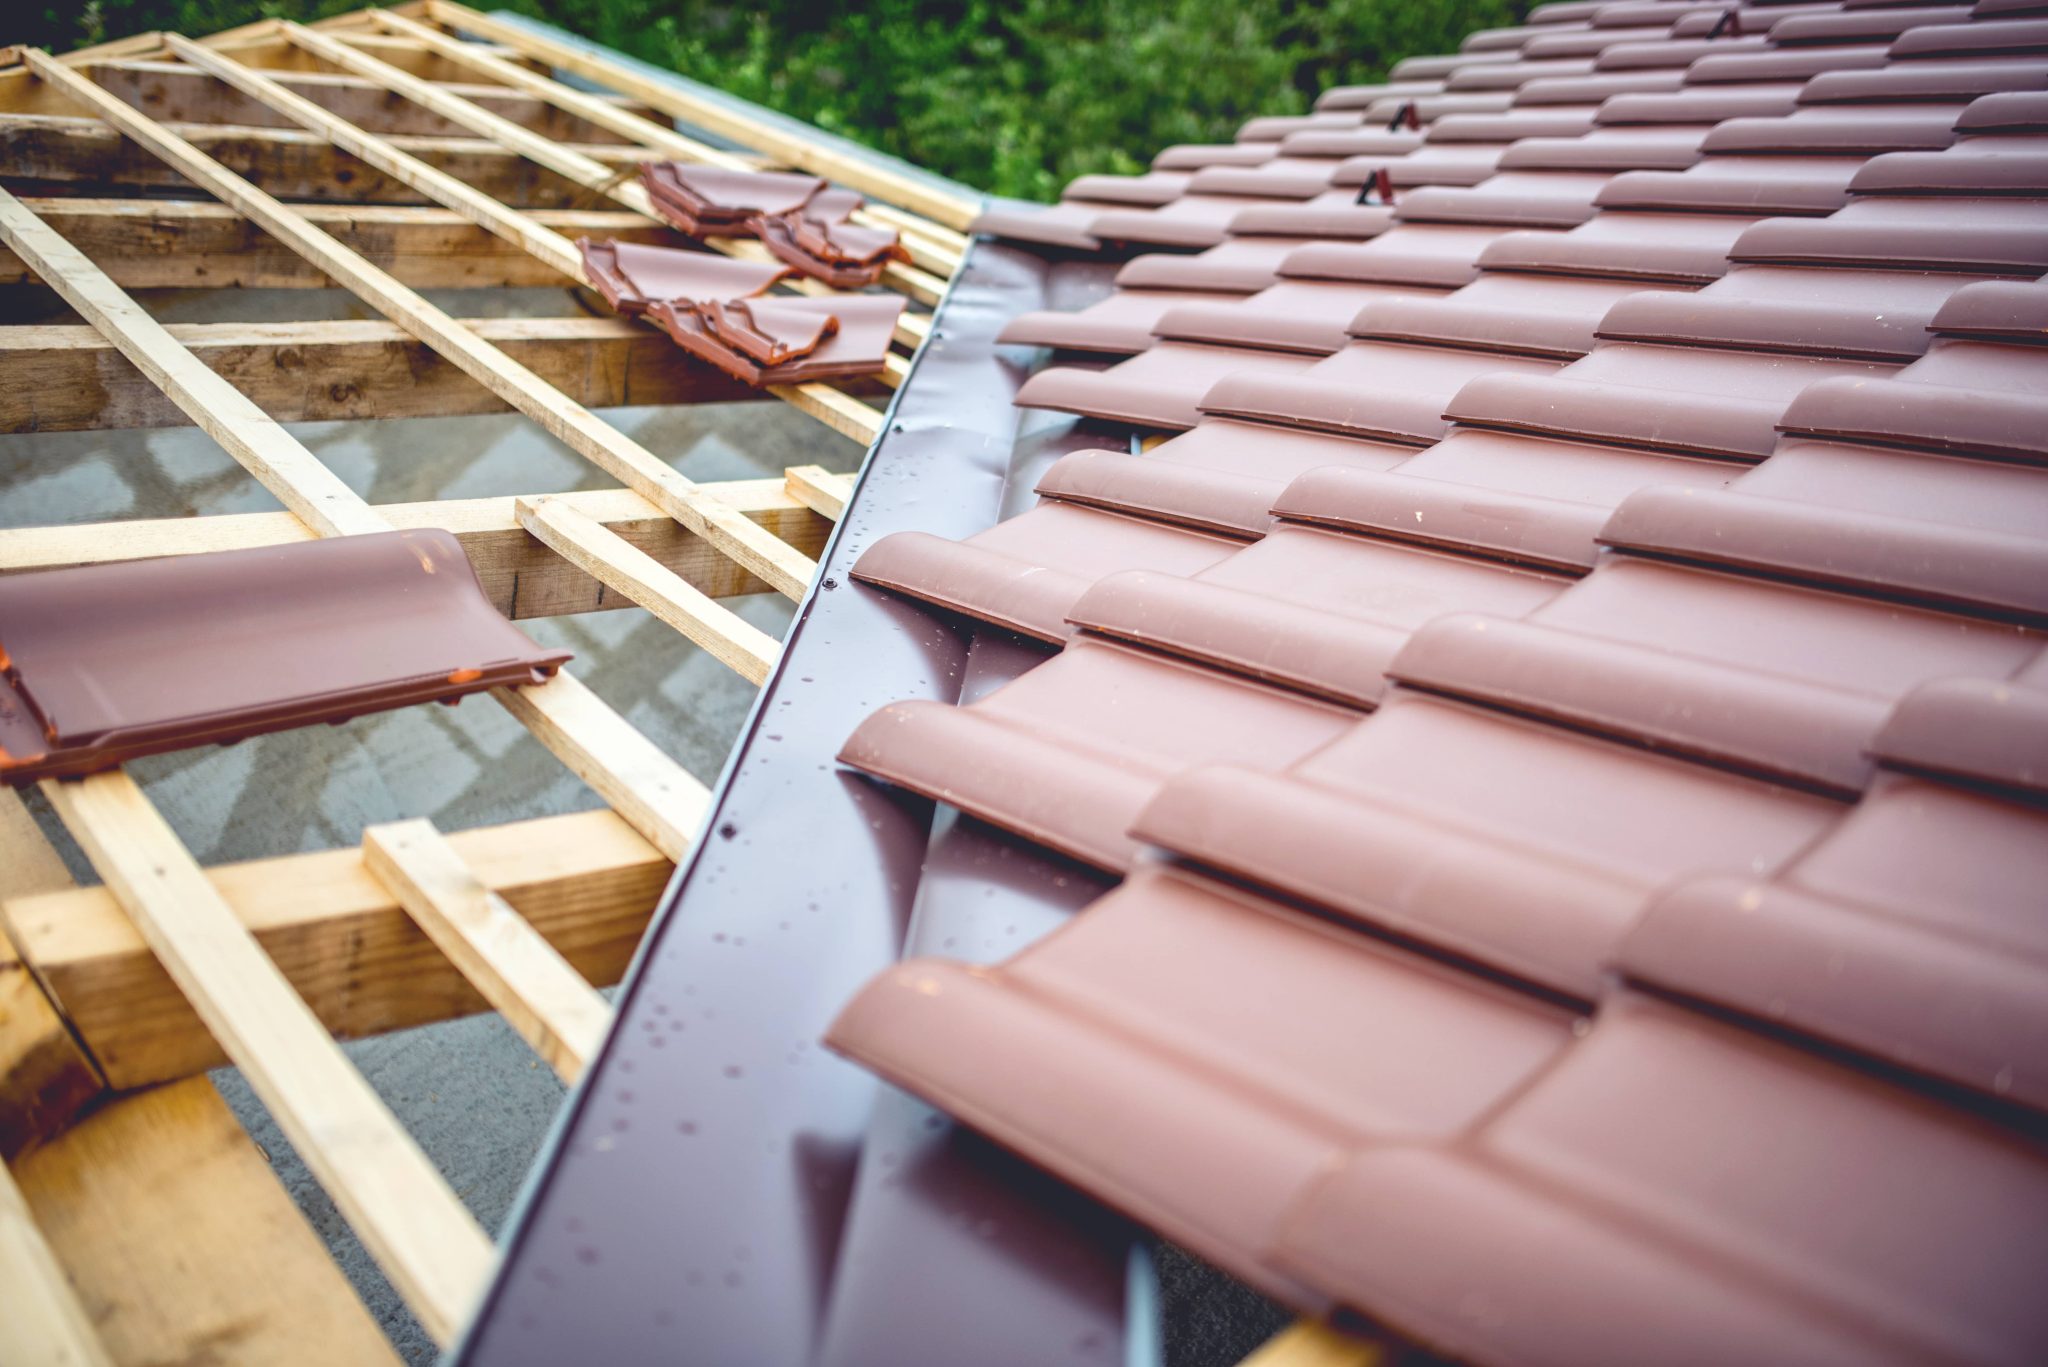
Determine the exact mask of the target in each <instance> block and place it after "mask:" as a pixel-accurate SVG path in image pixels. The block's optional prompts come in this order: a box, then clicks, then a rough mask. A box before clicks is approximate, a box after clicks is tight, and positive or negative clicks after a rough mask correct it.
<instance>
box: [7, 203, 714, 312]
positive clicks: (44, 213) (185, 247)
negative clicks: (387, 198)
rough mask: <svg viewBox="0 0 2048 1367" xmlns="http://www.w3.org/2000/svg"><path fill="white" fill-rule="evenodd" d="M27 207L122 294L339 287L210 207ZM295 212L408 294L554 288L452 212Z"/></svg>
mask: <svg viewBox="0 0 2048 1367" xmlns="http://www.w3.org/2000/svg"><path fill="white" fill-rule="evenodd" d="M22 202H23V203H24V204H26V205H28V207H29V209H30V210H31V211H32V212H34V213H35V215H36V216H37V217H38V218H40V219H42V220H43V221H44V222H45V223H47V224H49V225H50V226H51V227H52V228H54V229H56V230H57V231H58V232H59V233H61V234H63V235H64V237H65V238H66V239H67V240H69V241H70V242H71V244H72V245H73V246H75V247H77V248H78V249H79V250H80V251H82V252H84V253H85V254H86V255H87V256H89V257H91V258H92V260H93V262H94V264H96V265H98V266H99V268H100V269H101V270H103V271H105V272H106V273H107V274H108V276H109V277H111V278H112V279H113V281H114V283H115V284H117V285H120V286H121V287H122V288H123V289H130V290H139V289H227V288H241V289H328V288H332V286H333V284H334V282H333V281H332V280H329V279H328V278H327V277H326V276H324V275H322V274H321V273H320V272H319V271H317V270H315V269H314V268H313V267H312V266H311V265H310V264H308V263H307V262H306V260H305V259H304V258H303V257H300V256H298V255H297V254H296V253H293V252H291V251H288V250H286V249H285V248H283V247H281V246H279V245H278V244H277V242H276V241H275V240H274V239H272V238H271V237H270V235H269V234H267V233H265V232H264V231H263V230H262V229H261V228H258V227H257V226H256V225H255V224H253V223H251V222H249V221H248V220H247V219H245V218H243V217H242V216H241V215H240V214H237V213H236V212H235V211H234V210H232V209H229V208H227V207H225V206H223V205H220V204H215V203H212V202H210V201H207V202H201V201H196V200H162V199H85V198H67V197H38V198H25V199H24V200H23V201H22ZM299 212H300V213H301V214H303V215H304V216H305V218H306V221H307V222H308V223H311V224H313V225H314V226H315V227H317V228H319V229H320V230H321V231H322V232H326V233H330V234H332V235H333V236H334V237H335V238H337V239H339V240H340V241H341V242H343V243H345V244H347V245H348V246H349V247H352V248H353V249H355V250H356V251H358V252H360V253H361V254H362V255H364V256H365V257H367V258H369V259H370V260H371V261H373V262H375V263H376V264H377V265H379V266H381V267H383V268H384V269H385V270H387V271H389V272H391V274H392V275H394V276H396V277H397V278H398V279H399V280H402V281H403V282H405V283H406V284H408V285H411V286H412V287H413V288H414V289H479V288H496V287H500V286H532V285H555V284H559V283H561V278H562V277H561V273H560V272H559V271H556V270H553V269H551V268H550V267H548V266H547V265H545V264H544V263H542V262H540V261H537V260H535V259H534V258H533V257H532V256H531V255H529V254H528V253H526V252H524V251H522V250H520V249H518V248H517V247H514V246H511V245H510V244H508V243H505V242H503V241H501V240H499V239H498V238H495V237H493V236H491V235H490V234H489V233H487V232H485V231H483V230H482V229H481V228H478V227H477V226H476V225H475V224H473V223H471V222H470V221H469V220H468V219H466V218H463V217H462V216H461V215H460V214H457V213H454V212H452V211H450V210H447V209H442V208H413V207H410V206H407V207H399V206H395V205H377V204H371V205H362V206H357V207H339V206H324V205H304V206H301V207H300V210H299ZM527 217H528V218H530V219H532V220H533V221H534V222H535V223H538V224H540V225H541V226H543V227H545V228H548V229H550V230H552V231H554V232H557V233H560V234H561V235H562V236H564V237H566V238H570V239H572V240H573V239H575V238H578V237H608V238H614V239H618V240H622V241H627V242H645V243H650V244H653V245H661V246H677V245H679V244H680V243H681V240H682V239H681V238H679V237H678V236H677V235H676V234H674V233H672V232H670V231H668V230H667V229H666V228H662V227H658V226H656V225H655V224H652V223H649V222H648V221H647V220H646V219H645V218H644V217H642V216H641V215H639V214H634V213H627V212H625V211H623V210H610V209H580V210H579V209H536V210H532V211H530V212H529V213H528V214H527ZM34 279H35V275H34V273H33V272H32V271H30V270H29V269H28V268H27V267H26V266H24V265H23V264H22V263H21V260H20V258H18V257H16V256H14V255H13V254H12V253H11V252H4V251H0V285H15V284H23V283H28V282H31V281H33V280H34Z"/></svg>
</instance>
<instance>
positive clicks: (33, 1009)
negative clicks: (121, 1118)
mask: <svg viewBox="0 0 2048 1367" xmlns="http://www.w3.org/2000/svg"><path fill="white" fill-rule="evenodd" d="M70 886H72V883H71V875H70V874H69V873H68V872H67V871H66V870H65V868H64V861H63V860H62V859H60V858H58V857H57V852H56V851H55V850H53V849H51V848H50V842H49V841H47V840H45V839H43V835H42V832H41V831H39V830H37V829H36V823H35V819H34V818H33V817H31V816H30V815H29V814H28V809H27V808H26V807H24V806H23V805H22V802H21V798H20V796H19V795H17V794H16V793H15V792H14V790H13V789H11V788H0V899H4V898H9V897H27V896H31V895H35V894H40V893H45V892H55V891H58V890H60V889H63V888H69V887H70ZM105 1089H106V1082H105V1080H104V1079H102V1078H101V1077H100V1073H99V1069H98V1068H97V1067H95V1066H94V1064H93V1062H92V1060H91V1059H90V1058H88V1057H87V1056H86V1054H85V1051H84V1050H83V1049H81V1048H80V1047H79V1044H78V1041H77V1040H76V1039H74V1038H73V1037H72V1034H71V1031H70V1029H69V1028H68V1027H67V1026H66V1025H65V1023H64V1020H63V1017H61V1016H60V1015H58V1013H57V1009H56V1008H55V1007H54V1006H53V1005H52V1004H51V1002H50V999H49V997H48V996H46V995H45V994H44V992H43V987H42V984H41V983H39V982H37V981H36V978H35V975H34V974H33V973H31V972H30V971H29V969H28V966H27V965H26V964H25V963H23V962H22V960H21V957H20V955H19V954H18V953H17V952H16V950H15V948H14V945H13V942H12V941H10V940H9V939H8V938H7V936H6V934H5V929H4V926H0V1160H6V1159H12V1158H14V1157H16V1156H18V1155H19V1154H21V1153H22V1152H23V1151H24V1150H26V1149H28V1148H29V1147H30V1146H31V1145H33V1144H36V1143H38V1142H40V1141H42V1140H43V1139H45V1138H47V1137H48V1136H50V1135H53V1134H55V1133H56V1132H57V1131H59V1130H61V1129H63V1128H64V1127H65V1126H66V1125H69V1124H70V1123H71V1122H72V1121H73V1120H74V1119H76V1118H77V1116H78V1115H79V1114H80V1113H81V1112H82V1111H83V1110H84V1109H85V1107H86V1106H87V1105H88V1104H90V1103H91V1102H92V1101H94V1100H95V1099H96V1098H97V1097H98V1096H99V1094H100V1093H101V1092H102V1091H104V1090H105ZM4 1284H5V1280H4V1278H0V1285H4ZM0 1318H4V1317H0Z"/></svg>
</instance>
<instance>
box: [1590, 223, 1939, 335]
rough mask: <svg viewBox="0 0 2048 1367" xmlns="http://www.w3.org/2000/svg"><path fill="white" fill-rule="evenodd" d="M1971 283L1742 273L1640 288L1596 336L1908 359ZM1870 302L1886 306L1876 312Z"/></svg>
mask: <svg viewBox="0 0 2048 1367" xmlns="http://www.w3.org/2000/svg"><path fill="white" fill-rule="evenodd" d="M1843 212H1844V213H1845V214H1846V213H1849V212H1852V210H1844V211H1843ZM1788 221H1789V222H1791V223H1793V224H1798V225H1801V226H1803V225H1804V224H1805V222H1806V220H1803V219H1792V220H1788ZM1770 226H1771V225H1770V223H1769V222H1766V223H1765V224H1761V225H1759V226H1758V227H1755V228H1751V229H1750V230H1749V231H1748V232H1746V233H1744V234H1743V236H1742V238H1741V239H1739V240H1738V241H1737V243H1736V246H1735V250H1734V252H1733V253H1732V255H1733V256H1734V257H1735V258H1736V259H1738V260H1740V259H1742V257H1743V255H1744V253H1743V248H1742V244H1743V243H1744V242H1747V241H1750V240H1752V239H1753V238H1754V236H1755V235H1756V234H1758V233H1759V232H1762V231H1765V230H1766V229H1768V228H1769V227H1770ZM1969 278H1970V277H1968V276H1959V275H1929V274H1925V273H1922V272H1917V271H1866V270H1801V269H1795V268H1788V267H1782V266H1748V265H1745V266H1740V267H1738V268H1736V269H1734V270H1731V271H1729V272H1728V273H1727V274H1726V275H1724V276H1722V277H1721V279H1719V280H1717V281H1715V282H1714V283H1713V284H1711V285H1709V286H1707V287H1706V288H1705V289H1703V290H1700V291H1699V292H1697V293H1685V292H1672V291H1661V292H1652V291H1647V290H1646V291H1643V292H1640V293H1636V294H1632V295H1629V296H1628V297H1626V298H1623V299H1620V300H1619V301H1618V302H1616V304H1615V305H1614V308H1613V309H1612V310H1611V311H1610V312H1609V313H1608V314H1607V315H1606V317H1605V319H1604V320H1603V321H1601V323H1600V325H1599V330H1600V336H1602V337H1604V338H1611V339H1615V340H1619V341H1635V342H1660V343H1675V344H1678V345H1683V346H1711V347H1733V348H1743V349H1748V348H1756V349H1761V350H1770V351H1790V352H1803V353H1807V354H1811V355H1817V356H1835V357H1841V358H1843V359H1868V360H1880V361H1910V360H1913V359H1915V358H1916V357H1918V356H1919V355H1920V354H1921V353H1922V352H1924V351H1925V350H1926V349H1927V346H1928V343H1929V341H1930V338H1929V336H1928V332H1927V328H1928V324H1929V323H1931V322H1933V320H1934V315H1935V313H1936V312H1937V311H1938V310H1939V309H1940V308H1941V306H1942V305H1943V304H1944V303H1946V302H1947V300H1948V298H1949V296H1951V295H1952V294H1954V293H1955V292H1956V291H1957V290H1958V289H1960V288H1962V286H1963V285H1964V284H1966V283H1968V281H1969ZM1873 299H1883V300H1884V301H1885V303H1884V307H1883V308H1881V309H1877V308H1873V307H1872V306H1871V301H1872V300H1873Z"/></svg>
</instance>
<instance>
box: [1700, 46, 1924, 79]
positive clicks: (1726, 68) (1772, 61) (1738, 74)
mask: <svg viewBox="0 0 2048 1367" xmlns="http://www.w3.org/2000/svg"><path fill="white" fill-rule="evenodd" d="M1888 59H1889V54H1888V53H1887V52H1886V50H1885V49H1884V48H1883V47H1882V46H1880V45H1878V44H1870V45H1868V46H1854V47H1801V48H1776V49H1768V50H1764V51H1759V52H1729V53H1722V54H1718V55H1717V54H1708V55H1706V56H1703V57H1701V58H1700V59H1699V60H1698V61H1696V62H1694V63H1693V64H1692V65H1691V66H1689V67H1687V68H1686V71H1685V80H1686V83H1687V84H1688V85H1716V84H1722V83H1732V82H1738V81H1739V82H1743V83H1752V82H1760V81H1804V80H1807V79H1809V78H1811V77H1814V76H1819V75H1821V74H1822V73H1824V72H1829V71H1866V70H1869V69H1871V68H1873V67H1881V66H1883V65H1884V64H1885V63H1886V61H1887V60H1888Z"/></svg>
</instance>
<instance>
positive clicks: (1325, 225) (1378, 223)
mask: <svg viewBox="0 0 2048 1367" xmlns="http://www.w3.org/2000/svg"><path fill="white" fill-rule="evenodd" d="M1392 218H1393V210H1392V209H1390V208H1389V207H1388V206H1386V205H1384V204H1361V203H1359V202H1358V196H1357V195H1356V194H1354V193H1353V192H1351V191H1349V190H1335V191H1331V192H1330V193H1328V194H1322V195H1317V196H1316V197H1315V198H1314V199H1310V200H1303V201H1300V202H1298V203H1288V202H1284V201H1283V202H1272V201H1258V200H1248V201H1246V207H1245V208H1242V209H1240V210H1238V211H1237V216H1236V217H1235V218H1233V219H1231V220H1230V231H1231V232H1233V233H1236V234H1240V235H1242V234H1253V235H1259V236H1278V237H1307V238H1325V239H1333V240H1336V241H1344V242H1352V241H1362V240H1364V239H1366V238H1369V237H1372V236H1374V235H1375V234H1377V233H1380V232H1382V231H1384V230H1385V229H1386V226H1387V224H1388V223H1389V222H1391V221H1392Z"/></svg>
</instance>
